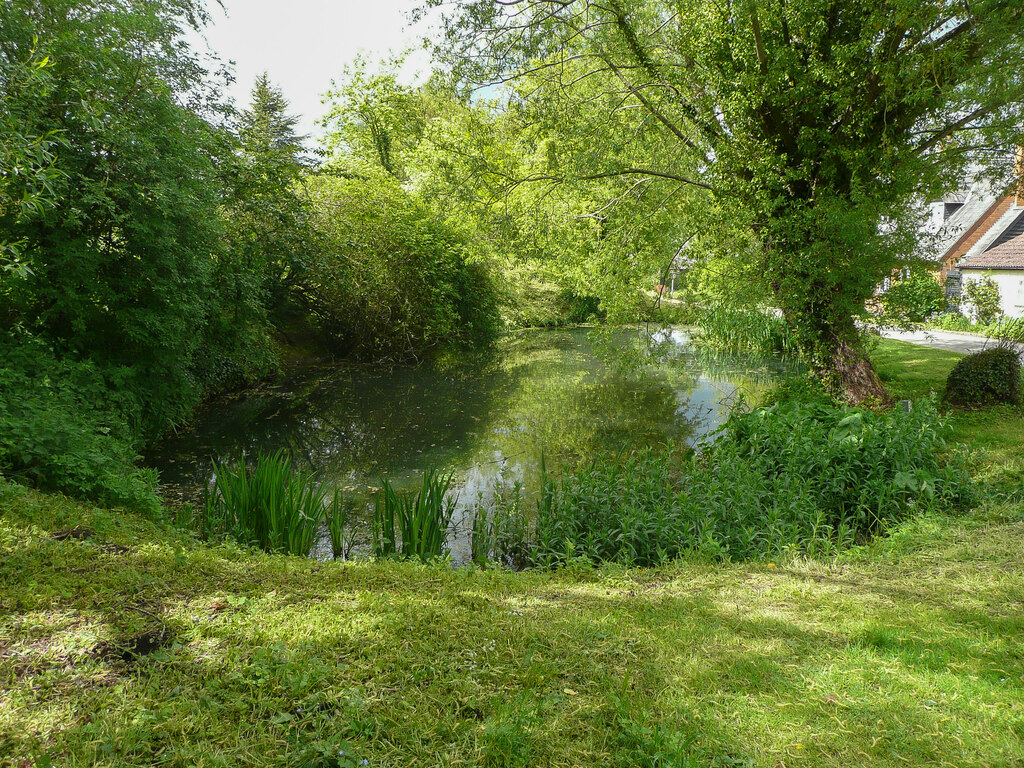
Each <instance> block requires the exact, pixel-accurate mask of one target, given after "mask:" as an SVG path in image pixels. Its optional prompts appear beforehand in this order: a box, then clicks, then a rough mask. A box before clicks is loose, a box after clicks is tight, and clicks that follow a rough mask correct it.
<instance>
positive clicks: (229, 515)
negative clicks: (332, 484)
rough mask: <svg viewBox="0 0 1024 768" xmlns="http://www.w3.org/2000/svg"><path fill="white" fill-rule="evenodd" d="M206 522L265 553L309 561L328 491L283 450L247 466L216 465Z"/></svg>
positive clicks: (238, 464)
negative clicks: (253, 465) (293, 465)
mask: <svg viewBox="0 0 1024 768" xmlns="http://www.w3.org/2000/svg"><path fill="white" fill-rule="evenodd" d="M214 472H215V479H214V486H213V489H212V491H211V493H210V494H208V496H207V501H206V519H207V521H209V524H219V525H222V526H223V527H224V528H226V529H227V530H229V531H230V532H231V533H232V534H233V535H234V536H235V537H236V538H237V539H238V540H239V541H242V542H243V543H247V544H253V545H255V546H258V547H259V548H260V549H262V550H264V551H265V552H278V553H286V554H290V555H302V556H308V555H309V553H310V551H311V550H312V549H313V544H314V543H315V542H316V535H317V530H318V529H319V526H320V522H321V521H322V520H323V518H324V502H325V500H326V491H325V489H324V487H323V485H322V484H320V483H319V482H318V480H317V477H316V476H315V475H314V474H313V473H303V472H298V471H295V470H294V469H293V467H292V462H291V459H289V458H288V457H287V456H286V455H285V454H284V452H283V451H278V452H277V453H274V454H272V455H269V456H267V455H264V454H260V455H259V456H258V457H257V459H256V465H255V467H254V468H252V469H251V470H250V469H249V468H247V467H246V465H245V461H244V460H243V461H240V462H238V463H236V464H226V463H220V462H216V461H215V462H214Z"/></svg>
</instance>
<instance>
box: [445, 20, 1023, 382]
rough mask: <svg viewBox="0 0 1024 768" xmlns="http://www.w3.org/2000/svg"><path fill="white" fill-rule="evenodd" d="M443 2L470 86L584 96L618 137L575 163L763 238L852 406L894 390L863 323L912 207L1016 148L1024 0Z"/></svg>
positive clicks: (747, 255) (764, 261)
mask: <svg viewBox="0 0 1024 768" xmlns="http://www.w3.org/2000/svg"><path fill="white" fill-rule="evenodd" d="M428 6H430V7H442V8H443V10H442V12H441V18H442V28H443V31H444V37H445V46H444V48H445V49H446V50H447V51H448V52H449V53H448V56H449V59H448V61H449V62H450V63H451V64H452V65H453V66H455V67H457V68H458V70H459V71H460V72H461V73H462V74H463V75H464V76H465V77H466V78H467V79H470V80H473V81H475V82H477V83H509V82H512V83H515V82H517V81H518V80H519V79H520V78H523V77H529V78H532V79H533V80H534V82H535V83H536V85H535V86H534V87H532V88H531V89H529V90H525V89H515V88H513V91H512V92H513V93H514V94H515V95H514V96H513V97H512V98H513V100H516V99H522V100H525V101H529V102H532V103H534V105H542V104H543V102H550V103H556V104H558V105H560V106H559V109H560V110H561V111H562V113H563V114H566V113H567V110H566V107H565V105H566V104H573V103H574V104H575V105H576V107H577V108H578V111H577V114H578V115H579V116H585V115H591V116H593V114H594V112H595V110H597V111H601V110H603V111H604V116H605V119H606V121H607V125H608V126H612V127H614V126H621V130H620V131H619V133H618V135H617V136H616V137H615V138H614V142H613V143H612V144H610V145H606V147H604V148H602V147H597V148H596V149H597V150H598V151H595V147H594V146H593V145H592V144H591V145H589V146H587V147H586V148H585V151H584V152H583V154H584V155H585V157H584V158H583V159H582V160H581V161H579V162H577V163H576V164H575V165H573V164H572V163H571V162H570V163H566V164H564V165H563V169H564V168H567V167H571V168H572V173H573V174H576V176H577V178H587V177H589V178H609V177H615V176H623V177H630V178H632V177H643V176H648V177H652V178H657V179H660V180H663V181H669V182H673V183H676V184H678V185H680V186H685V187H692V188H695V189H697V190H702V194H701V195H699V196H695V199H698V198H699V200H700V201H701V204H702V205H705V206H707V207H708V210H714V211H716V216H715V217H710V218H709V220H711V219H717V220H718V221H723V220H725V221H730V222H731V223H732V224H733V225H736V224H740V225H742V226H743V227H746V228H748V229H749V231H750V232H751V233H752V234H753V236H754V237H755V239H756V247H755V248H753V249H748V250H745V251H744V252H743V253H742V254H738V255H737V256H738V257H739V258H744V259H746V260H748V266H752V267H753V269H752V270H748V273H752V274H755V275H758V276H759V278H760V279H761V281H762V282H763V284H764V286H765V288H766V290H767V291H768V292H770V294H771V296H772V297H773V302H774V303H775V304H777V306H778V307H779V308H780V309H781V310H782V312H783V314H784V316H785V318H786V319H787V321H788V322H789V324H790V325H791V327H792V329H793V330H794V332H795V333H796V335H797V338H798V339H799V340H800V344H801V346H802V349H803V351H804V353H805V354H806V356H807V358H808V360H809V361H810V362H811V364H812V365H813V367H814V368H815V369H816V370H817V371H818V372H819V373H820V374H821V375H822V376H823V378H825V379H826V380H827V381H828V382H829V383H830V384H831V385H832V386H833V387H834V388H835V389H836V390H839V391H842V392H843V393H844V394H845V395H846V397H847V398H848V399H850V400H851V401H855V402H860V401H864V400H865V399H869V398H872V397H877V398H884V396H885V393H884V388H883V387H882V385H881V383H880V382H879V380H878V377H877V376H876V374H875V372H874V370H873V369H872V367H871V365H870V363H869V361H868V360H867V359H866V357H865V356H864V354H863V350H862V347H861V344H860V339H859V336H858V332H857V329H856V325H855V322H854V320H853V317H854V315H855V314H856V313H857V312H858V311H860V310H862V309H863V306H864V302H865V300H866V299H867V298H868V297H870V296H871V294H872V292H873V290H874V288H875V286H876V285H877V284H878V283H879V282H880V281H881V280H882V279H884V278H885V277H886V276H887V275H889V274H891V272H892V270H893V269H894V268H895V267H897V266H899V264H900V263H901V262H904V261H905V260H906V259H907V258H908V256H909V254H911V253H912V252H913V246H914V241H915V237H916V227H915V226H914V221H913V218H914V217H913V216H912V215H911V211H912V203H913V201H914V200H915V199H917V200H919V199H922V198H924V197H927V196H929V195H932V194H935V193H936V192H938V191H939V190H941V189H942V188H943V187H944V186H947V185H949V184H950V183H952V182H953V180H954V179H956V178H957V177H958V176H959V174H960V173H961V171H962V170H963V168H964V167H965V166H966V165H967V164H968V163H970V162H977V161H978V160H979V159H981V160H982V161H985V162H987V163H989V162H990V161H991V159H992V157H995V158H996V159H997V160H1001V159H1002V158H1003V157H1004V156H1005V154H1006V150H1007V148H1009V147H1012V146H1013V145H1014V143H1015V142H1017V141H1019V136H1020V125H1021V119H1020V118H1021V112H1022V107H1024V104H1022V101H1024V85H1022V82H1024V66H1022V64H1024V57H1022V48H1024V4H1022V3H1021V2H1020V0H969V1H968V0H460V1H459V2H455V3H452V2H447V0H428ZM596 90H601V91H602V92H603V94H604V96H603V97H599V96H597V95H596V94H595V91H596ZM624 113H628V114H629V115H631V116H633V119H632V122H630V121H629V120H622V119H621V118H620V117H619V115H622V114H624ZM623 147H628V148H629V151H623ZM652 148H654V150H653V151H652ZM602 149H606V151H601V150H602ZM986 154H987V155H989V156H990V157H988V158H985V157H979V156H982V155H986ZM568 175H569V172H568V171H565V170H563V171H561V172H560V174H539V175H538V178H543V177H544V176H547V177H548V180H549V181H550V180H556V179H554V177H555V176H560V177H561V178H566V177H567V176H568ZM557 180H560V179H557Z"/></svg>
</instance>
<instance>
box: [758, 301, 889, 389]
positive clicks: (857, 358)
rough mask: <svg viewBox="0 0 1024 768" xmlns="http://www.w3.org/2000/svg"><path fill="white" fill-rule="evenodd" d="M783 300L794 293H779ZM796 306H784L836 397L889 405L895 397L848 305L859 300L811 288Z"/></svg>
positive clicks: (801, 344) (817, 371)
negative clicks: (870, 356)
mask: <svg viewBox="0 0 1024 768" xmlns="http://www.w3.org/2000/svg"><path fill="white" fill-rule="evenodd" d="M776 298H777V299H779V303H780V304H783V305H784V306H785V304H784V302H785V299H786V298H789V299H790V300H792V299H793V298H794V297H793V296H788V297H787V296H784V295H781V294H779V293H776ZM795 298H796V302H794V303H795V304H796V307H795V308H794V309H792V310H790V311H786V310H785V309H784V310H783V316H784V317H785V318H786V321H787V323H788V324H789V326H790V328H791V330H792V331H793V333H794V336H795V337H796V340H797V343H798V345H799V347H800V349H801V351H802V353H803V356H804V359H805V360H806V361H807V362H808V364H809V365H810V367H811V370H812V371H813V372H814V374H815V375H816V376H817V377H818V378H819V379H820V380H821V381H822V383H823V384H824V385H825V387H826V389H828V390H829V391H830V392H831V393H832V394H833V395H834V396H835V397H838V398H840V399H841V400H844V401H846V402H847V403H849V404H850V405H873V406H878V405H881V406H886V405H890V404H891V403H892V397H891V396H890V395H889V393H888V392H886V390H885V385H883V384H882V380H881V379H879V378H878V374H877V373H876V372H875V367H874V366H873V365H872V364H871V361H870V360H868V358H867V356H866V355H865V354H864V348H863V345H862V344H861V336H860V331H859V330H858V329H857V326H856V325H855V323H854V321H853V317H852V315H851V313H850V310H849V309H848V307H850V306H851V305H856V303H857V302H856V301H854V300H850V299H847V300H845V301H838V300H836V294H835V293H832V292H826V291H815V290H811V291H808V295H804V296H797V297H795Z"/></svg>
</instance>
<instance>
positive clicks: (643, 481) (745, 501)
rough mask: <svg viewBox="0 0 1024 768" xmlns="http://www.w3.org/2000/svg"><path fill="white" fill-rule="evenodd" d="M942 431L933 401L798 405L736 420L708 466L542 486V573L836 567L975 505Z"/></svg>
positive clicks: (673, 465) (624, 463) (693, 457)
mask: <svg viewBox="0 0 1024 768" xmlns="http://www.w3.org/2000/svg"><path fill="white" fill-rule="evenodd" d="M943 431H944V423H943V420H942V418H941V417H939V415H938V414H937V412H936V409H935V405H934V403H933V402H928V401H925V402H920V403H918V404H917V405H916V406H915V407H914V409H913V410H912V411H911V412H910V413H904V412H902V411H898V410H897V411H892V412H888V413H874V412H871V411H867V410H860V409H855V408H850V407H846V406H838V405H834V404H827V403H825V402H802V401H791V400H790V401H782V402H779V403H777V404H775V405H774V406H771V407H769V408H761V409H756V410H754V411H751V412H749V413H736V414H734V415H733V416H732V417H731V418H730V419H729V421H728V422H727V423H726V425H725V426H724V427H723V428H722V430H721V431H720V432H719V434H718V435H717V439H716V440H715V441H714V442H713V443H712V444H710V445H707V446H706V447H705V448H704V450H703V451H701V452H700V453H693V452H687V451H683V452H672V451H660V452H659V451H648V452H645V453H642V454H639V455H633V456H627V457H620V458H615V459H610V460H608V459H605V460H598V461H595V462H594V463H593V464H592V465H591V466H590V467H589V468H586V469H583V470H579V471H577V472H575V473H572V474H570V475H567V476H565V477H563V478H561V479H560V480H551V479H547V480H546V481H545V484H544V488H543V491H542V494H541V500H540V502H539V504H538V512H537V522H536V542H535V560H536V562H537V563H539V564H548V565H549V564H555V563H564V562H568V561H571V560H572V559H574V558H578V557H585V558H588V559H591V560H594V561H598V562H607V561H616V562H622V563H625V564H628V565H637V566H651V565H657V564H659V563H663V562H666V561H668V560H671V559H674V558H676V557H679V556H681V555H684V554H687V553H698V554H700V555H702V556H710V557H713V558H715V559H719V558H727V559H733V560H747V559H777V558H782V557H785V556H787V555H791V554H794V553H807V554H811V555H828V554H832V553H834V552H836V551H838V550H841V549H843V548H847V547H849V546H851V545H853V544H855V543H859V542H863V541H865V540H867V539H868V538H869V537H871V536H873V535H874V534H877V533H879V532H882V531H885V530H886V529H888V528H889V527H891V526H893V525H895V524H898V523H900V522H901V521H904V520H906V519H907V518H908V517H910V516H911V515H914V514H918V513H925V512H934V511H936V510H940V509H950V508H963V507H964V506H965V505H966V504H967V503H968V502H969V501H970V499H971V498H972V489H971V488H972V486H971V482H970V480H969V478H968V476H967V473H966V470H965V469H964V466H963V462H962V460H961V459H960V458H959V457H958V456H956V455H954V456H952V457H949V458H948V459H944V458H942V457H941V453H942V451H943V449H944V448H945V443H944V441H943Z"/></svg>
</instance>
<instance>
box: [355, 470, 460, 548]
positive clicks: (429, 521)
mask: <svg viewBox="0 0 1024 768" xmlns="http://www.w3.org/2000/svg"><path fill="white" fill-rule="evenodd" d="M453 480H454V475H452V474H450V473H444V472H438V471H437V470H434V469H428V470H427V471H426V472H425V473H424V475H423V485H422V486H421V488H420V490H419V491H417V492H415V493H410V492H402V491H397V490H395V488H394V486H393V485H392V484H391V482H390V481H388V480H385V481H384V486H383V488H382V489H381V491H380V493H379V494H378V495H377V501H376V506H375V509H374V522H373V553H374V556H375V557H377V558H378V559H382V558H387V557H395V556H397V555H399V554H401V556H402V557H403V558H406V559H418V560H420V561H421V562H427V561H428V560H431V559H433V558H435V557H440V556H441V555H442V554H443V553H444V544H445V539H446V538H447V535H448V527H449V526H450V525H451V521H452V515H453V514H454V512H455V505H456V503H457V499H456V498H455V497H454V496H451V495H448V491H449V489H450V488H451V485H452V481H453ZM396 525H397V529H398V530H397V535H396ZM399 546H401V549H400V550H399Z"/></svg>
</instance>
